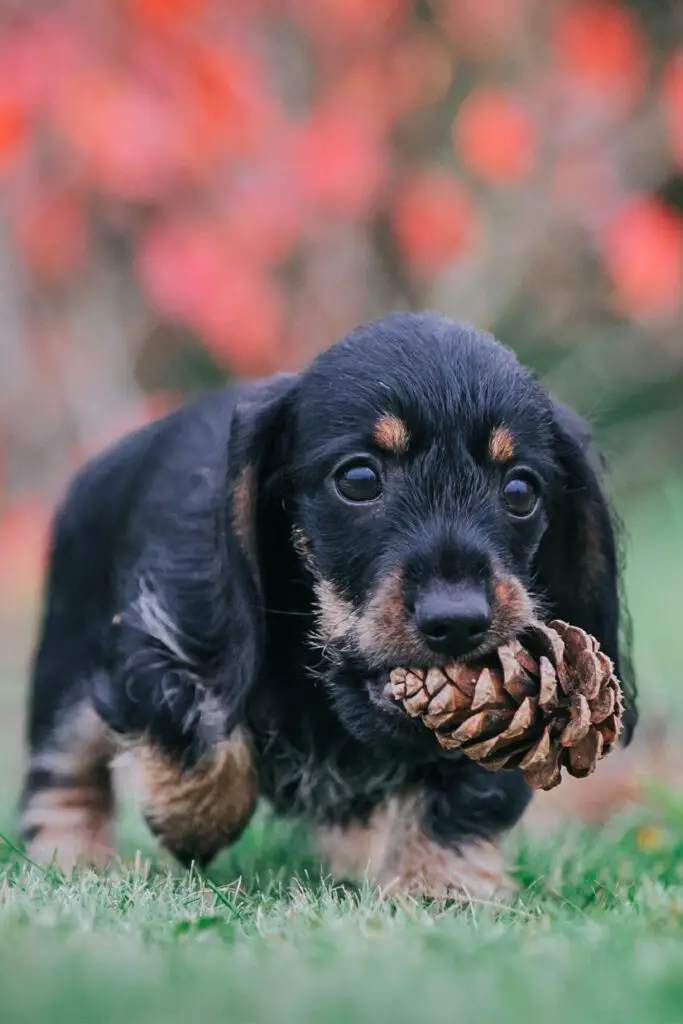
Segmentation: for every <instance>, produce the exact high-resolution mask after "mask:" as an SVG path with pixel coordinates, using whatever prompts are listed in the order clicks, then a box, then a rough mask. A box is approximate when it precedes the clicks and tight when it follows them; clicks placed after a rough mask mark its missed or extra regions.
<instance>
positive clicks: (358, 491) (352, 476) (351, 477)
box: [334, 462, 382, 502]
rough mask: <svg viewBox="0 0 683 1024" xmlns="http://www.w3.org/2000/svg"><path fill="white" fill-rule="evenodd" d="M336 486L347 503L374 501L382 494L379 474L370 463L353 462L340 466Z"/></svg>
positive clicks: (335, 479) (336, 475)
mask: <svg viewBox="0 0 683 1024" xmlns="http://www.w3.org/2000/svg"><path fill="white" fill-rule="evenodd" d="M334 484H335V487H336V488H337V490H338V492H339V493H340V494H341V496H342V498H345V499H346V500H347V501H357V502H360V501H374V500H375V498H379V496H380V494H381V493H382V482H381V480H380V478H379V473H378V472H377V470H376V469H375V467H374V466H372V465H370V463H368V462H351V463H348V462H347V463H346V465H344V466H340V468H339V469H338V470H337V472H336V473H335V476H334Z"/></svg>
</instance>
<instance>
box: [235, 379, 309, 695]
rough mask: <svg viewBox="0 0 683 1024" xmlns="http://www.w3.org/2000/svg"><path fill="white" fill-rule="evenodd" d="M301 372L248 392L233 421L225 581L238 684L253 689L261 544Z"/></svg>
mask: <svg viewBox="0 0 683 1024" xmlns="http://www.w3.org/2000/svg"><path fill="white" fill-rule="evenodd" d="M298 379H299V378H298V375H296V374H278V375H277V376H275V377H273V378H271V379H270V380H268V381H266V382H264V383H263V384H260V385H258V386H257V387H255V388H254V389H253V390H252V391H250V392H248V393H246V395H245V398H244V399H243V400H242V401H240V402H238V404H237V406H236V408H235V410H234V413H233V417H232V422H231V426H230V441H229V445H228V452H227V461H228V466H227V481H226V483H227V495H226V502H225V506H226V511H227V515H226V519H225V528H224V533H223V537H224V555H225V557H224V562H225V565H226V566H227V576H228V579H226V587H227V588H228V595H227V597H228V604H229V606H230V609H231V622H230V625H229V636H228V637H226V640H227V643H228V645H229V648H230V649H231V650H233V651H235V654H236V658H237V660H238V664H236V665H235V666H234V668H235V682H236V687H237V689H239V690H241V691H242V692H246V691H248V689H249V688H250V687H251V685H252V683H253V681H254V680H255V678H256V676H257V675H258V672H259V668H260V664H261V661H262V658H263V653H264V650H265V643H266V636H265V615H264V612H263V587H262V566H261V558H262V550H261V544H260V536H261V535H262V534H263V533H264V532H267V526H266V522H265V520H266V517H267V514H268V509H267V508H266V506H267V505H268V506H269V507H272V506H273V504H275V505H277V508H278V509H279V508H280V505H279V499H277V498H275V499H274V500H273V498H274V496H273V494H272V484H273V480H274V479H275V478H277V476H278V474H279V473H281V472H282V468H283V466H284V465H285V463H286V459H287V444H288V438H289V434H290V432H289V424H290V422H291V410H292V406H293V401H294V396H295V393H296V390H297V382H298Z"/></svg>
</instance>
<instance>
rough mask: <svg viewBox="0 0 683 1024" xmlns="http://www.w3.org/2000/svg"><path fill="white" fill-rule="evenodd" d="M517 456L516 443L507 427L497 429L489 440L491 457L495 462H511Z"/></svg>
mask: <svg viewBox="0 0 683 1024" xmlns="http://www.w3.org/2000/svg"><path fill="white" fill-rule="evenodd" d="M514 454H515V442H514V441H513V439H512V434H511V433H510V431H509V430H508V429H507V427H496V428H495V430H493V431H492V433H491V437H490V438H489V455H490V456H491V458H492V459H493V461H494V462H509V460H510V459H511V458H512V456H513V455H514Z"/></svg>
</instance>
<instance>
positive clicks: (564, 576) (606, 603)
mask: <svg viewBox="0 0 683 1024" xmlns="http://www.w3.org/2000/svg"><path fill="white" fill-rule="evenodd" d="M553 405H554V423H553V431H554V437H555V456H556V459H557V462H558V464H559V467H560V478H559V481H558V486H557V488H556V494H555V496H554V499H553V501H552V505H551V508H550V523H549V526H548V529H547V531H546V534H545V537H544V538H543V541H542V543H541V547H540V549H539V553H538V556H537V563H536V578H537V581H538V583H539V584H540V585H541V588H542V591H543V592H544V593H545V594H546V595H547V598H548V600H549V602H550V605H551V607H550V609H549V611H550V613H551V614H552V615H553V616H556V617H557V618H561V619H565V620H566V621H567V622H571V623H573V624H574V625H576V626H580V627H581V628H582V629H585V630H587V631H588V632H589V633H592V634H593V636H595V637H597V639H598V640H599V641H600V646H601V647H602V649H603V650H604V651H605V653H606V654H608V655H609V657H610V658H611V659H612V661H613V662H614V665H615V669H616V672H617V675H618V676H619V678H620V680H621V682H622V685H623V687H624V692H625V694H626V714H625V716H624V734H623V735H624V742H625V743H628V742H629V740H630V739H631V735H632V733H633V729H634V728H635V725H636V722H637V719H638V711H637V705H636V685H635V680H634V678H633V672H632V667H631V663H630V657H629V650H628V648H629V640H630V637H629V629H628V621H627V620H628V616H627V612H626V609H625V606H624V603H623V601H622V599H621V595H620V581H619V558H618V550H617V525H616V522H615V520H614V518H613V515H612V512H611V510H610V508H609V506H608V503H607V500H606V498H605V495H604V493H603V490H602V487H601V485H600V481H599V479H598V474H597V472H596V469H595V467H594V466H593V464H592V462H591V458H590V445H591V431H590V428H589V426H588V424H587V423H585V421H584V420H582V419H581V418H580V417H579V416H577V415H576V414H575V413H573V412H572V411H571V410H570V409H568V408H567V407H566V406H564V405H562V404H561V403H560V402H554V403H553Z"/></svg>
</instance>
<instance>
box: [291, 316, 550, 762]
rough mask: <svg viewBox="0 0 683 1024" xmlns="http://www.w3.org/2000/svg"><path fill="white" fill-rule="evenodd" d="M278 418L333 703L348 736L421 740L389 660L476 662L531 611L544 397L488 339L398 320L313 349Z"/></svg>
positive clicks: (546, 486) (545, 504)
mask: <svg viewBox="0 0 683 1024" xmlns="http://www.w3.org/2000/svg"><path fill="white" fill-rule="evenodd" d="M294 415H295V426H294V443H293V451H292V462H291V466H290V476H291V487H292V491H291V495H292V497H291V503H292V506H293V508H292V511H293V516H294V521H295V526H294V532H293V541H294V543H295V545H296V547H297V549H298V551H299V553H300V556H301V558H302V560H303V561H304V563H305V565H306V567H307V569H308V571H309V573H310V575H311V579H312V585H313V589H314V593H315V601H316V616H317V626H318V632H317V637H316V642H317V643H318V644H319V645H320V647H321V648H322V650H323V652H324V656H325V658H326V659H327V661H328V662H329V663H331V665H332V668H331V670H330V671H329V673H328V676H327V679H328V686H329V689H330V693H331V695H332V698H333V701H334V704H335V706H336V708H337V710H338V713H339V715H340V717H341V718H342V720H343V722H344V724H345V725H346V727H347V728H348V729H349V730H350V731H352V732H353V733H354V734H355V735H356V736H357V737H358V738H360V739H362V740H366V741H368V742H371V743H372V742H376V741H377V740H378V738H379V737H385V738H386V737H389V738H395V739H400V740H401V741H402V742H406V741H407V740H408V736H407V732H408V731H409V732H410V733H411V737H410V738H411V740H413V741H414V742H416V743H420V742H424V741H425V737H428V734H427V730H424V729H423V728H422V727H421V726H420V725H419V724H416V723H415V722H413V721H412V720H410V719H408V717H407V716H405V715H404V714H403V713H402V712H400V711H399V710H398V709H397V708H396V706H395V705H394V703H393V702H392V701H391V700H390V699H389V698H387V697H386V696H385V695H384V694H383V689H384V687H385V685H386V683H387V680H388V676H389V672H390V671H391V669H393V668H395V667H396V666H399V665H402V666H423V667H424V666H433V665H442V664H444V663H445V662H447V661H449V660H452V659H470V658H475V657H477V656H479V655H482V654H484V653H485V652H487V651H489V650H492V649H493V648H495V647H497V646H498V645H499V644H501V643H504V642H506V641H509V640H511V639H512V638H513V637H515V636H516V635H517V634H518V633H519V632H520V631H521V630H522V629H523V628H524V627H525V626H526V625H527V624H528V622H529V620H530V619H531V618H532V616H533V614H534V597H533V594H532V589H531V588H532V583H533V581H532V565H533V562H534V557H535V555H536V553H537V552H538V549H539V545H540V543H541V540H542V538H543V535H544V532H545V531H546V528H547V526H548V522H549V506H550V495H551V492H552V490H553V487H554V485H555V480H556V473H557V467H556V465H555V461H554V458H553V438H552V407H551V403H550V400H549V399H548V398H547V396H546V395H545V394H544V393H543V391H542V390H541V389H540V387H539V386H538V385H537V384H536V383H535V382H534V380H533V379H532V377H531V375H530V374H529V373H528V372H527V371H526V370H524V369H523V368H522V367H521V366H520V365H519V364H518V363H517V361H516V360H515V358H514V356H513V355H512V354H511V353H510V352H508V351H507V350H506V349H504V348H503V347H502V346H500V345H499V344H498V343H497V342H495V341H494V340H493V339H492V338H490V337H489V336H487V335H484V334H481V333H478V332H476V331H473V330H466V329H463V328H459V327H456V326H455V325H453V324H451V323H449V322H446V321H443V320H441V319H439V318H436V317H420V318H404V317H397V318H390V319H389V320H387V321H384V322H383V323H382V324H380V325H369V326H368V327H364V328H361V329H359V330H358V331H356V332H354V333H353V334H352V335H350V336H348V337H347V338H346V339H345V340H344V341H342V342H341V343H340V344H338V345H337V346H335V347H334V348H333V349H331V350H330V351H328V352H327V353H325V354H324V355H323V356H321V357H319V359H318V360H317V361H316V362H315V363H314V364H313V366H312V367H311V368H310V369H309V371H308V372H307V373H306V374H305V375H304V376H303V378H302V379H301V381H300V386H299V390H298V395H297V401H296V408H295V413H294ZM431 739H432V742H433V737H432V738H431ZM427 742H428V739H427Z"/></svg>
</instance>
